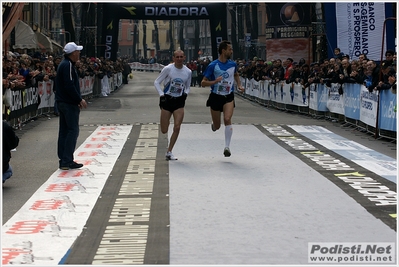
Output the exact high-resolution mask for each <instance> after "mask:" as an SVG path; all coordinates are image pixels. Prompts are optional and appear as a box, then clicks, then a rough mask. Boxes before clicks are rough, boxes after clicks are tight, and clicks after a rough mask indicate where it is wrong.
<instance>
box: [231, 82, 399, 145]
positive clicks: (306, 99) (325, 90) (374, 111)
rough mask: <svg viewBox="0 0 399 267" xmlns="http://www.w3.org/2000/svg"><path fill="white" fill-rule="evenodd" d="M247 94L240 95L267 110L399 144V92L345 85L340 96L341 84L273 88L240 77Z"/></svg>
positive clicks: (268, 84) (289, 85)
mask: <svg viewBox="0 0 399 267" xmlns="http://www.w3.org/2000/svg"><path fill="white" fill-rule="evenodd" d="M240 79H241V83H242V84H243V85H244V86H245V92H244V93H239V92H237V93H238V94H240V95H242V96H243V97H245V98H247V99H250V100H252V101H254V102H257V103H259V104H261V105H264V106H270V107H274V108H276V109H280V110H286V111H291V112H298V113H303V114H307V115H310V116H312V117H314V118H316V119H320V118H324V119H328V120H332V121H338V122H342V123H344V124H345V125H347V126H351V127H357V128H359V129H361V130H363V131H365V132H368V133H370V134H374V135H375V137H376V138H378V137H385V138H388V139H392V140H395V141H396V138H397V137H396V136H397V135H396V132H397V128H396V107H397V99H396V92H393V91H392V90H382V91H376V92H371V93H370V92H369V91H368V90H367V88H366V87H365V86H364V85H361V84H355V83H345V84H343V85H342V89H343V94H339V88H340V87H341V85H340V84H338V83H333V84H331V87H327V86H326V85H324V84H311V85H310V86H309V87H308V88H303V87H302V85H301V84H299V83H288V84H287V83H286V82H285V81H282V82H279V83H277V84H273V83H271V82H270V81H267V80H264V81H255V80H254V79H247V78H244V77H240Z"/></svg>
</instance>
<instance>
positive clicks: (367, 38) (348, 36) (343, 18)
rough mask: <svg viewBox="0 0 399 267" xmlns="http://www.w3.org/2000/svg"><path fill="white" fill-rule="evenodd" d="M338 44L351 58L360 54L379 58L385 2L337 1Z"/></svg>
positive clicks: (375, 58)
mask: <svg viewBox="0 0 399 267" xmlns="http://www.w3.org/2000/svg"><path fill="white" fill-rule="evenodd" d="M336 14H337V16H336V18H337V46H338V47H339V48H341V51H342V52H343V53H344V54H348V55H349V56H350V58H351V59H354V58H355V59H357V58H358V57H359V55H360V54H366V55H367V57H368V58H370V59H374V60H378V59H380V58H381V42H382V33H383V30H382V29H383V25H384V19H385V16H384V14H385V8H384V3H383V2H381V3H380V2H351V3H344V2H341V3H336Z"/></svg>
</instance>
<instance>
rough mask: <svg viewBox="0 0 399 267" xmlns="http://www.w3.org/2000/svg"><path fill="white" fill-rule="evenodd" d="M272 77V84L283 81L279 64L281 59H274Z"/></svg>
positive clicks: (282, 70) (282, 71)
mask: <svg viewBox="0 0 399 267" xmlns="http://www.w3.org/2000/svg"><path fill="white" fill-rule="evenodd" d="M273 68H275V70H273V75H272V77H271V78H272V83H279V82H280V81H282V80H284V68H283V65H282V62H281V59H276V60H275V61H274V63H273Z"/></svg>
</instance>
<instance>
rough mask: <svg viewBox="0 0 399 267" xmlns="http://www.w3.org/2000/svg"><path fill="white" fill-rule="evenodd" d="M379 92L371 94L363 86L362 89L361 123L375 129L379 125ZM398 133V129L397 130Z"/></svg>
mask: <svg viewBox="0 0 399 267" xmlns="http://www.w3.org/2000/svg"><path fill="white" fill-rule="evenodd" d="M377 107H378V92H377V93H374V92H371V93H370V92H369V90H367V88H366V87H365V86H364V85H362V86H361V87H360V117H359V119H360V121H362V122H364V123H366V124H367V125H370V126H373V127H375V126H376V124H377ZM395 131H396V129H395Z"/></svg>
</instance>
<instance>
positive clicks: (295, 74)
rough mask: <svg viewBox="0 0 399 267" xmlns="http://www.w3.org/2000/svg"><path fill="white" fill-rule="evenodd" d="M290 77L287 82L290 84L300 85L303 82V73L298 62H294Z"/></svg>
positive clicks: (289, 70) (290, 69)
mask: <svg viewBox="0 0 399 267" xmlns="http://www.w3.org/2000/svg"><path fill="white" fill-rule="evenodd" d="M288 72H289V77H288V79H287V80H285V82H286V83H287V84H288V83H300V82H301V71H300V68H299V65H298V62H293V63H292V66H291V67H290V68H289V69H288Z"/></svg>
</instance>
